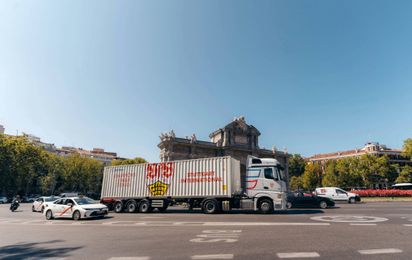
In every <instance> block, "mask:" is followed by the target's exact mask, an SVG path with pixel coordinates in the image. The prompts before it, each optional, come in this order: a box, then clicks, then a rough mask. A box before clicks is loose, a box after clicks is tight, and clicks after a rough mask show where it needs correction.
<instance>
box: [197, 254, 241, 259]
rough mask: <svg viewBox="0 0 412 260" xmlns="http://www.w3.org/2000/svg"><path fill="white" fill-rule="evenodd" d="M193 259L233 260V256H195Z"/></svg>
mask: <svg viewBox="0 0 412 260" xmlns="http://www.w3.org/2000/svg"><path fill="white" fill-rule="evenodd" d="M192 259H197V260H201V259H233V254H219V255H194V256H192Z"/></svg>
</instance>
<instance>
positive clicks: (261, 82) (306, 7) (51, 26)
mask: <svg viewBox="0 0 412 260" xmlns="http://www.w3.org/2000/svg"><path fill="white" fill-rule="evenodd" d="M411 14H412V1H402V0H397V1H390V0H387V1H379V0H363V1H359V0H354V1H350V0H346V1H340V0H339V1H334V0H325V1H304V0H301V1H294V0H288V1H239V0H236V1H210V0H208V1H192V0H188V1H152V0H151V1H137V0H136V1H134V0H133V1H72V0H71V1H55V0H51V1H0V124H3V125H4V126H5V127H6V132H7V133H12V134H14V133H16V130H18V131H19V133H21V132H23V131H24V132H28V133H32V134H35V135H37V136H39V137H41V138H42V140H43V141H45V142H51V143H55V144H56V145H58V146H61V145H71V146H76V147H83V148H86V149H91V148H93V147H101V148H104V149H106V150H108V151H114V152H117V153H118V154H119V155H120V156H124V157H135V156H141V157H144V158H146V159H148V160H150V161H158V160H159V149H158V148H157V144H158V143H159V138H158V136H159V134H160V133H161V132H165V131H168V130H170V129H174V131H175V133H176V135H177V136H182V137H184V136H187V135H191V134H192V133H195V134H196V135H197V137H198V139H202V140H208V135H209V133H211V132H212V131H214V130H216V129H218V128H220V127H223V126H224V125H225V124H226V123H229V122H230V121H231V120H232V119H233V117H235V116H240V115H244V116H245V117H246V120H247V122H248V123H251V124H253V125H254V126H256V127H257V128H258V129H259V130H260V131H261V133H262V135H261V138H260V146H261V147H266V148H271V147H272V146H273V145H275V146H276V147H277V148H278V149H283V148H284V147H287V149H288V151H289V152H290V153H300V154H302V155H304V156H310V155H312V154H315V153H322V152H332V151H338V150H345V149H352V148H357V147H361V146H362V145H363V144H364V143H365V142H367V141H378V142H380V143H383V144H386V145H388V146H389V147H394V148H400V147H401V146H402V143H403V140H404V139H406V138H408V137H412V102H411V101H412V15H411Z"/></svg>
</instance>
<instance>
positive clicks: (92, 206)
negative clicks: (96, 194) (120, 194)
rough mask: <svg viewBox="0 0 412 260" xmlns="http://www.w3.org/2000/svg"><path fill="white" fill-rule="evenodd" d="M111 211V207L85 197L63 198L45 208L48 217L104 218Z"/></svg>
mask: <svg viewBox="0 0 412 260" xmlns="http://www.w3.org/2000/svg"><path fill="white" fill-rule="evenodd" d="M108 213H109V209H108V208H107V207H106V206H105V205H103V204H100V203H97V202H95V201H94V200H91V199H89V198H85V197H71V198H61V199H58V200H56V201H55V202H53V203H51V204H49V205H48V207H47V208H45V210H44V214H45V216H46V219H48V220H50V219H53V218H72V219H74V220H80V219H82V218H93V217H100V218H103V217H105V216H106V215H107V214H108Z"/></svg>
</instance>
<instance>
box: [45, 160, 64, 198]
mask: <svg viewBox="0 0 412 260" xmlns="http://www.w3.org/2000/svg"><path fill="white" fill-rule="evenodd" d="M46 168H47V174H45V175H43V176H41V177H40V190H41V192H42V194H56V193H57V189H58V188H59V187H60V186H62V184H63V181H62V176H63V172H64V157H60V156H58V155H55V154H52V153H48V154H47V160H46Z"/></svg>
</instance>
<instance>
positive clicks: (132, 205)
mask: <svg viewBox="0 0 412 260" xmlns="http://www.w3.org/2000/svg"><path fill="white" fill-rule="evenodd" d="M126 209H127V212H128V213H134V212H136V209H137V204H136V201H134V200H131V201H129V203H127V206H126Z"/></svg>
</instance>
